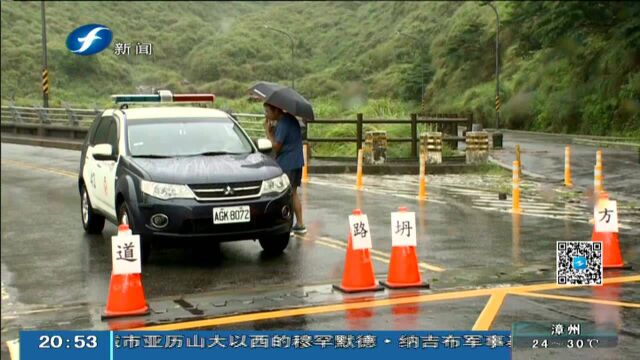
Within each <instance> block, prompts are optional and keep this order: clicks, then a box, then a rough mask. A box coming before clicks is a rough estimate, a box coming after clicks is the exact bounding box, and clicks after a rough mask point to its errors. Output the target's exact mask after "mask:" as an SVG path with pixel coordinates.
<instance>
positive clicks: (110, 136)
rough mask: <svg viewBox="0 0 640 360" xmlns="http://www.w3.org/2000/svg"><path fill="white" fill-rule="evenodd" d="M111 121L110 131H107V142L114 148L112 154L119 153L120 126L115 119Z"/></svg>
mask: <svg viewBox="0 0 640 360" xmlns="http://www.w3.org/2000/svg"><path fill="white" fill-rule="evenodd" d="M109 123H110V125H109V131H108V133H107V144H110V145H111V148H112V149H113V152H112V154H114V155H117V154H118V126H117V124H116V122H115V121H114V120H113V119H112V120H111V121H109Z"/></svg>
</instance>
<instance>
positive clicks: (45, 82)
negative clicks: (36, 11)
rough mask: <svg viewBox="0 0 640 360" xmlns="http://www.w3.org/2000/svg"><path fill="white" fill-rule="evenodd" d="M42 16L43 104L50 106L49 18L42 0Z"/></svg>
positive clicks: (46, 106)
mask: <svg viewBox="0 0 640 360" xmlns="http://www.w3.org/2000/svg"><path fill="white" fill-rule="evenodd" d="M40 9H41V11H40V12H41V16H42V105H43V106H44V107H45V108H48V107H49V68H48V66H47V19H46V17H45V13H44V1H41V2H40Z"/></svg>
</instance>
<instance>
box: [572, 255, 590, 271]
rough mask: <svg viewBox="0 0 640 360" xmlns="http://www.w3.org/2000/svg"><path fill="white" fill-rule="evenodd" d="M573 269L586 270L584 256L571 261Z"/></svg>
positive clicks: (575, 257) (585, 258)
mask: <svg viewBox="0 0 640 360" xmlns="http://www.w3.org/2000/svg"><path fill="white" fill-rule="evenodd" d="M572 262H573V263H572V265H573V268H574V269H575V270H586V269H587V257H586V256H574V257H573V261H572Z"/></svg>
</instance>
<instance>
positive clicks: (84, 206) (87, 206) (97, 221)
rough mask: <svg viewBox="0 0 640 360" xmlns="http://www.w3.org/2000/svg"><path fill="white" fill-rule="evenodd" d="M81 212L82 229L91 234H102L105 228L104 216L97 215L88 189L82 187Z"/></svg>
mask: <svg viewBox="0 0 640 360" xmlns="http://www.w3.org/2000/svg"><path fill="white" fill-rule="evenodd" d="M80 211H81V215H82V227H83V228H84V231H86V232H87V233H89V234H100V233H101V232H102V229H103V228H104V216H102V215H100V214H97V213H96V212H95V211H94V210H93V207H92V206H91V200H89V193H88V192H87V188H86V187H85V186H84V184H83V185H82V188H81V190H80Z"/></svg>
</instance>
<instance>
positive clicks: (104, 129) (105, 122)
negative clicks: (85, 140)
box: [91, 117, 113, 145]
mask: <svg viewBox="0 0 640 360" xmlns="http://www.w3.org/2000/svg"><path fill="white" fill-rule="evenodd" d="M112 122H113V118H112V117H103V118H102V120H101V121H100V124H99V125H98V128H97V129H96V134H95V135H94V136H93V142H92V143H91V145H98V144H106V143H107V141H108V137H109V127H110V126H111V123H112Z"/></svg>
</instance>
